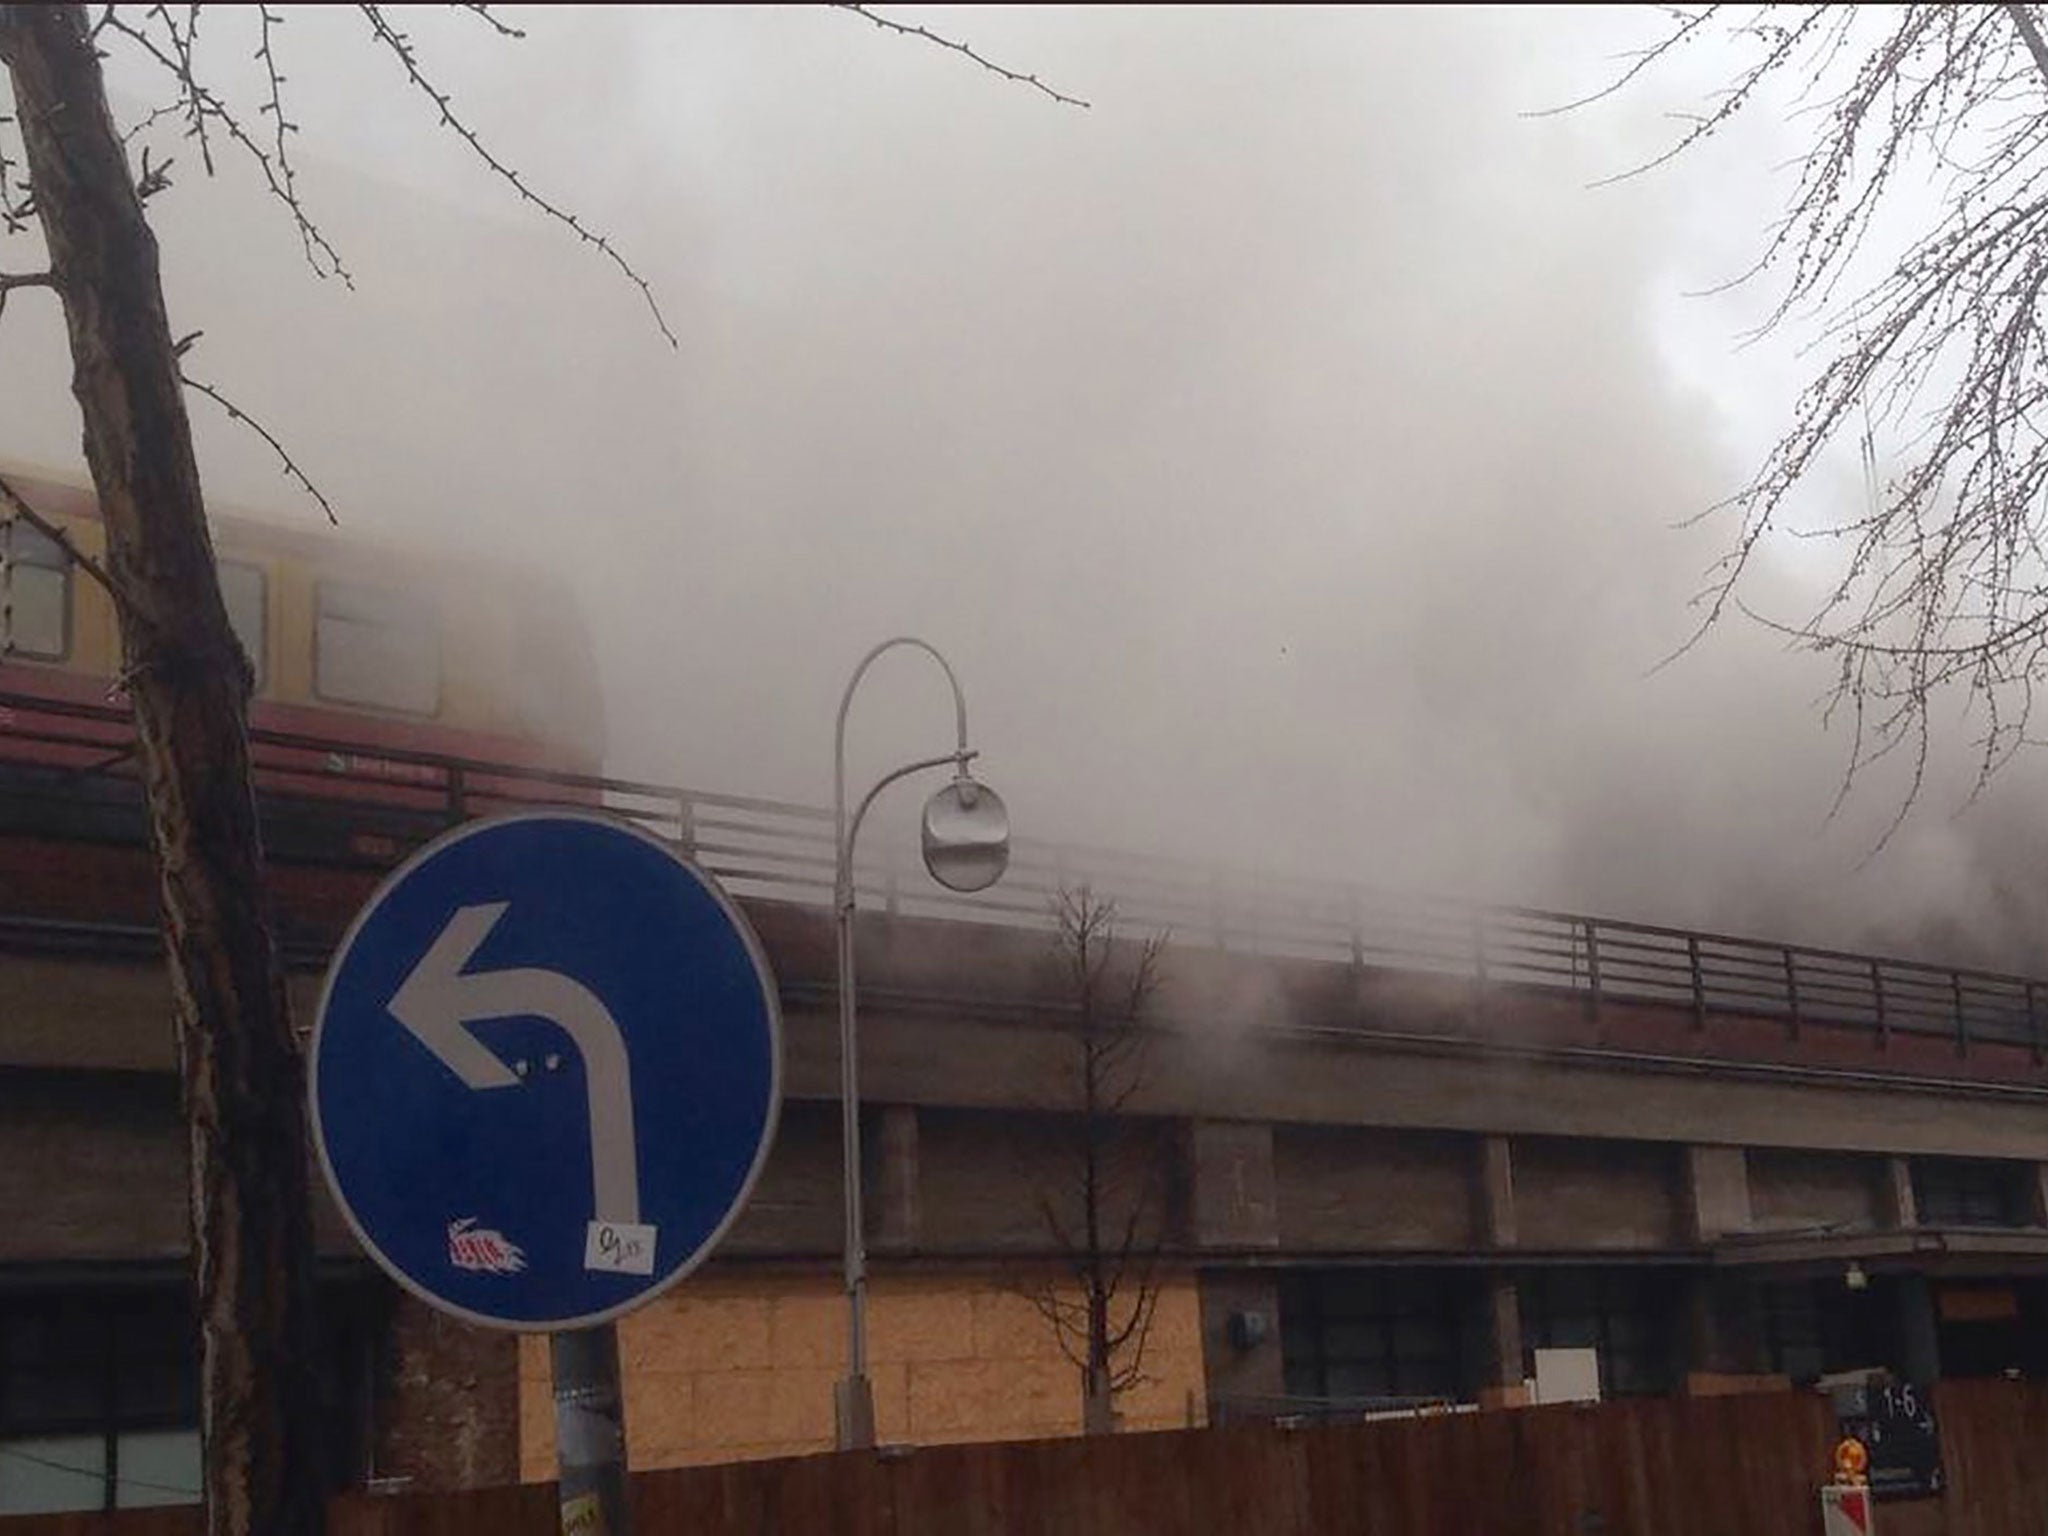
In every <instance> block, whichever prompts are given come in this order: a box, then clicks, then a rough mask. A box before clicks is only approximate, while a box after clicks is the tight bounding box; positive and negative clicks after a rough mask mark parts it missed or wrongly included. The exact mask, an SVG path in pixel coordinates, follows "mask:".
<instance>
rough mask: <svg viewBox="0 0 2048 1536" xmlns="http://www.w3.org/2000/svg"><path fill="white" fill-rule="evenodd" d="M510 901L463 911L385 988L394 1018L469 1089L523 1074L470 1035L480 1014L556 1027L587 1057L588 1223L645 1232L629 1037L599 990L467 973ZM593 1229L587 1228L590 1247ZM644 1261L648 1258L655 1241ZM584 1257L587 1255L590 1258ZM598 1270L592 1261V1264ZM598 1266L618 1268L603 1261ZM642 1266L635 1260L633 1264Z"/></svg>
mask: <svg viewBox="0 0 2048 1536" xmlns="http://www.w3.org/2000/svg"><path fill="white" fill-rule="evenodd" d="M510 905H511V903H510V902H504V901H494V902H487V903H485V904H483V905H481V906H474V907H463V908H461V909H459V910H458V911H457V912H456V914H455V915H454V916H453V917H451V918H449V919H448V925H447V926H446V927H445V928H443V929H442V930H441V933H440V937H438V938H436V939H435V940H434V942H433V943H432V944H431V945H430V946H428V949H427V952H426V953H425V954H424V955H422V956H421V957H420V961H419V964H417V965H415V966H414V967H413V968H412V971H411V973H410V974H409V975H407V977H406V978H405V980H404V982H403V983H401V984H400V986H399V988H398V990H397V991H396V992H394V993H392V994H391V1004H390V1007H391V1014H392V1017H394V1018H396V1019H397V1020H398V1022H399V1023H401V1024H403V1025H404V1026H405V1027H406V1028H407V1029H409V1030H411V1031H412V1033H413V1034H414V1035H415V1036H416V1037H418V1039H419V1042H420V1044H422V1045H424V1046H425V1047H426V1048H427V1049H428V1050H430V1051H432V1052H433V1053H434V1054H435V1055H436V1056H438V1057H439V1058H440V1059H441V1061H442V1063H443V1064H444V1065H445V1066H446V1067H447V1068H448V1070H449V1071H451V1072H453V1073H454V1074H455V1075H456V1076H457V1077H459V1078H461V1079H462V1080H463V1082H465V1083H467V1084H468V1085H469V1086H470V1087H471V1088H476V1089H486V1088H516V1087H517V1086H518V1085H519V1083H520V1077H519V1074H518V1073H516V1072H514V1071H513V1070H512V1069H511V1068H510V1067H508V1066H506V1065H505V1063H504V1062H502V1061H500V1060H499V1059H498V1057H497V1056H496V1055H495V1054H494V1053H492V1052H491V1051H490V1050H489V1049H488V1048H486V1047H485V1045H484V1043H483V1042H482V1041H481V1040H479V1039H477V1037H476V1036H475V1035H473V1034H471V1033H470V1032H469V1026H470V1025H472V1024H480V1023H482V1022H483V1021H484V1020H486V1019H510V1018H535V1019H546V1020H548V1021H549V1022H550V1023H552V1024H556V1025H559V1026H560V1027H561V1029H562V1030H563V1031H564V1033H566V1034H567V1035H568V1036H569V1038H570V1039H571V1040H573V1041H575V1042H576V1049H577V1050H578V1051H579V1052H580V1053H581V1054H582V1056H583V1079H584V1082H585V1083H586V1084H587V1085H588V1087H589V1098H590V1180H591V1196H592V1200H591V1203H592V1206H593V1210H592V1213H591V1214H592V1215H593V1216H594V1217H595V1218H596V1219H595V1220H594V1221H593V1222H592V1223H591V1226H592V1228H593V1229H595V1228H597V1227H598V1226H600V1225H604V1226H610V1227H619V1228H624V1229H626V1230H627V1231H628V1232H633V1231H640V1232H645V1231H646V1230H647V1229H645V1228H640V1227H638V1225H637V1224H638V1222H639V1220H640V1170H639V1166H638V1158H637V1148H638V1146H639V1142H638V1141H637V1140H636V1139H635V1138H634V1135H633V1087H632V1078H631V1076H630V1075H629V1072H628V1068H627V1063H626V1038H625V1036H624V1035H623V1034H621V1033H620V1032H619V1025H618V1021H617V1020H616V1019H614V1018H613V1017H612V1016H611V1011H610V1010H609V1009H607V1008H606V1007H605V1005H604V1004H603V1003H601V1002H600V1001H598V998H597V994H595V993H594V992H592V991H591V990H590V989H589V988H588V987H586V986H584V985H583V984H582V983H581V982H579V981H576V980H574V979H572V978H570V977H568V976H564V975H562V973H561V972H559V971H543V970H537V969H518V970H510V971H479V972H476V973H474V974H470V975H465V974H463V970H462V968H463V967H464V966H465V965H467V964H469V962H470V959H471V958H472V957H473V956H474V955H475V954H476V952H477V950H478V949H479V948H481V947H482V945H483V942H484V940H485V939H487V938H489V937H490V933H491V930H492V929H493V928H495V927H496V926H497V924H498V919H499V918H501V917H503V916H504V915H505V912H506V909H507V908H508V907H509V906H510ZM596 1240H597V1235H596V1232H595V1230H593V1232H592V1234H591V1241H592V1242H593V1244H594V1243H595V1242H596ZM647 1257H648V1261H649V1263H650V1265H651V1263H652V1253H651V1245H650V1252H649V1254H648V1256H647ZM588 1262H589V1261H588V1260H587V1259H586V1263H588ZM590 1267H593V1268H596V1267H599V1266H598V1265H595V1264H593V1265H591V1266H590ZM603 1267H606V1268H611V1267H622V1266H614V1265H611V1264H606V1265H604V1266H603ZM634 1267H635V1269H637V1268H638V1266H637V1265H635V1266H634Z"/></svg>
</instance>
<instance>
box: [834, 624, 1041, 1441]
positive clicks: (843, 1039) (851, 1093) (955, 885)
mask: <svg viewBox="0 0 2048 1536" xmlns="http://www.w3.org/2000/svg"><path fill="white" fill-rule="evenodd" d="M899 645H908V646H913V647H915V648H916V649H918V650H920V651H923V652H924V653H925V654H926V655H928V656H930V657H931V659H932V660H933V661H936V662H937V663H938V664H939V669H940V670H941V671H942V672H944V673H945V674H946V681H947V682H948V683H949V684H951V685H952V688H953V718H954V724H955V726H956V728H957V729H956V737H955V739H956V742H957V745H956V746H955V748H954V750H953V751H951V752H948V753H946V754H945V755H944V756H942V757H925V758H919V759H918V760H917V761H916V762H914V763H905V764H904V765H903V766H902V767H901V768H898V769H895V770H894V771H893V772H890V773H885V774H883V775H882V777H881V778H880V779H878V780H876V781H875V786H874V788H872V789H870V790H869V791H868V792H867V794H866V795H864V796H862V798H861V802H860V806H859V808H858V809H857V810H855V812H854V813H853V820H852V821H851V822H850V823H849V822H848V820H847V817H846V712H847V710H848V709H849V708H850V707H851V706H852V704H853V693H854V690H855V689H856V688H858V687H859V686H860V680H861V679H862V678H863V677H865V676H866V675H867V670H868V668H869V667H871V666H873V665H874V663H875V659H876V658H877V657H878V656H880V655H881V654H882V653H883V652H884V651H887V650H891V649H893V648H894V647H896V646H899ZM977 755H978V754H977V753H975V752H973V751H971V750H970V749H969V748H968V745H967V700H966V698H965V697H964V696H963V695H962V694H961V692H960V679H959V678H957V677H955V676H954V675H953V669H952V667H950V666H948V665H947V663H946V658H945V657H943V656H941V655H940V654H939V653H938V652H937V651H936V650H935V649H933V648H932V647H931V646H930V645H928V644H927V643H926V642H924V641H922V640H919V639H917V638H915V637H914V636H909V635H899V636H897V637H896V638H895V639H893V640H884V641H883V642H882V643H881V644H880V645H878V646H876V647H875V648H874V649H873V650H871V651H869V652H868V653H867V655H865V656H863V657H862V658H861V662H860V665H859V666H857V667H855V668H854V669H853V676H852V677H851V678H850V679H848V680H847V684H846V692H845V693H844V694H843V695H841V696H840V700H839V723H838V726H837V727H836V729H835V731H834V733H833V739H832V829H833V857H834V863H833V875H832V908H833V917H834V920H835V923H836V925H837V930H838V933H837V937H838V941H839V1113H840V1154H841V1159H842V1164H843V1182H844V1185H845V1191H846V1309H847V1340H846V1344H847V1349H846V1358H847V1364H846V1376H845V1379H844V1380H842V1381H840V1382H839V1384H838V1386H837V1388H836V1389H835V1391H834V1393H833V1409H834V1416H835V1420H836V1422H837V1426H838V1436H837V1439H838V1445H839V1449H841V1450H842V1451H850V1450H860V1449H864V1448H866V1447H868V1446H871V1445H873V1444H874V1443H875V1393H874V1387H873V1385H872V1384H871V1383H870V1382H869V1380H868V1324H867V1296H868V1268H867V1241H866V1234H865V1233H864V1232H863V1231H862V1218H861V1188H860V1184H861V1178H860V1175H861V1168H860V1055H859V1048H858V1040H857V1036H856V1032H855V1017H854V976H853V843H854V839H855V838H857V837H858V836H860V824H861V821H862V819H863V818H864V817H866V815H867V813H868V807H869V806H871V805H873V804H874V803H875V797H876V796H877V795H879V794H880V793H881V792H882V791H883V790H885V789H887V788H888V787H889V786H890V785H891V784H894V783H895V782H896V781H897V780H898V779H902V778H908V777H909V776H910V775H911V774H913V773H922V772H924V770H926V769H927V768H944V767H946V766H947V765H948V764H950V765H952V768H953V778H952V781H951V782H950V783H948V784H947V785H945V786H944V787H943V788H941V789H940V790H939V791H938V792H937V793H936V794H934V795H933V796H932V797H931V799H930V800H928V801H926V802H925V807H924V838H923V842H924V867H925V868H926V869H928V870H930V871H931V875H932V878H933V879H934V880H936V881H938V882H939V884H941V885H943V886H945V887H947V888H948V889H949V890H955V891H982V890H987V889H988V887H990V886H991V885H994V884H995V883H996V881H998V880H1000V879H1001V878H1002V875H1003V870H1004V868H1005V866H1007V865H1008V864H1009V862H1010V814H1009V812H1008V811H1007V810H1005V809H1004V808H1003V801H1002V797H1001V796H1000V795H998V794H997V793H996V792H995V791H994V790H992V789H990V788H989V787H988V786H987V785H985V784H981V783H978V782H977V781H976V780H975V779H974V777H973V776H972V775H971V774H969V773H968V771H967V765H968V763H969V762H971V761H972V760H973V759H974V758H975V757H976V756H977Z"/></svg>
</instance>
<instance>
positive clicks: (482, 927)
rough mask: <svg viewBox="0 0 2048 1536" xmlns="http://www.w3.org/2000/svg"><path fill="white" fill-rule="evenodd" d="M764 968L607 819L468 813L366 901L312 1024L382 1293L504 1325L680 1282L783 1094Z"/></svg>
mask: <svg viewBox="0 0 2048 1536" xmlns="http://www.w3.org/2000/svg"><path fill="white" fill-rule="evenodd" d="M781 1036H782V1031H781V1015H780V1012H779V1009H778V1006H777V1000H776V992H775V982H774V978H773V977H772V976H771V975H770V973H769V970H768V964H767V961H766V959H765V958H764V957H763V955H762V953H761V946H760V943H759V941H758V940H756V939H755V937H754V934H753V930H752V929H751V928H750V927H749V926H748V925H747V921H746V919H745V918H744V917H742V916H741V915H740V912H739V910H738V909H737V908H736V907H735V906H734V905H733V904H732V902H731V900H730V899H729V898H728V897H727V896H726V895H725V893H724V892H723V891H721V890H720V889H719V888H718V886H717V885H716V884H715V883H714V882H713V881H712V880H711V878H710V876H708V875H706V874H704V873H703V872H702V871H701V870H699V869H698V868H697V867H696V866H695V865H694V864H691V863H690V862H689V861H688V860H686V859H684V858H682V857H680V856H678V855H677V854H676V853H675V852H673V851H672V850H671V849H670V848H669V847H668V845H666V844H665V843H662V842H659V841H657V840H656V839H655V838H653V837H650V836H648V835H647V834H646V833H644V832H642V831H640V830H639V829H637V828H635V827H632V826H630V825H627V824H626V823H623V822H619V821H614V820H612V819H610V818H607V817H603V816H599V815H595V814H583V813H576V812H565V813H558V812H544V813H536V814H532V815H518V816H505V817H498V818H494V819H492V820H487V821H477V822H471V823H469V824H467V825H465V826H462V827H458V828H456V829H455V830H454V831H451V832H448V833H446V834H445V835H443V836H442V837H440V838H437V839H436V840H435V841H434V842H432V843H430V844H428V845H427V846H426V847H425V848H423V849H421V850H420V851H419V852H418V853H417V854H415V855H414V856H413V857H412V858H411V859H409V860H408V861H407V862H406V863H405V864H404V865H402V866H401V867H400V868H399V869H398V870H397V871H396V872H395V873H393V874H392V876H391V877H390V878H389V879H388V880H386V881H385V882H384V884H383V885H382V886H381V887H380V888H379V889H378V891H377V893H376V895H375V896H373V897H372V898H371V899H370V902H369V904H368V905H367V906H366V907H364V909H363V910H362V912H361V913H360V914H359V915H358V916H357V918H356V920H355V922H354V924H353V925H352V926H351V927H350V929H349V931H348V934H347V936H346V937H345V938H344V939H343V940H342V943H341V947H340V949H339V950H338V951H337V952H336V954H335V957H334V963H333V966H332V967H331V968H330V970H329V971H328V975H327V988H326V991H325V993H324V994H323V995H322V997H321V1000H320V1014H319V1018H318V1020H317V1021H316V1023H315V1024H314V1026H313V1043H312V1059H311V1070H310V1083H309V1092H310V1094H311V1098H312V1115H313V1135H314V1141H315V1144H316V1145H317V1146H318V1148H319V1152H320V1162H321V1166H322V1168H323V1169H324V1171H325V1172H326V1175H327V1181H328V1185H329V1187H330V1188H331V1189H332V1190H333V1191H334V1195H335V1198H336V1199H337V1200H338V1201H339V1202H340V1205H341V1209H342V1213H343V1214H344V1215H345V1216H346V1217H347V1218H348V1222H349V1225H350V1226H351V1227H352V1228H353V1229H354V1230H355V1234H356V1236H357V1237H358V1238H359V1239H361V1241H362V1243H363V1246H364V1247H365V1248H367V1249H368V1250H369V1252H370V1253H371V1255H372V1256H374V1257H375V1258H376V1260H377V1261H378V1262H379V1263H380V1264H382V1265H383V1266H384V1268H385V1269H386V1270H388V1271H389V1272H390V1273H391V1275H392V1277H393V1278H394V1279H396V1280H397V1281H398V1282H399V1283H400V1284H402V1285H404V1286H406V1287H407V1288H408V1289H410V1290H412V1291H413V1292H414V1293H415V1294H417V1295H418V1296H420V1297H421V1298H423V1299H424V1300H426V1301H427V1302H429V1303H431V1304H432V1305H434V1306H436V1307H439V1308H441V1309H442V1310H443V1311H446V1312H452V1313H454V1314H455V1315H456V1316H458V1317H464V1318H468V1319H469V1320H471V1321H472V1322H478V1323H485V1324H489V1325H492V1326H496V1327H503V1328H521V1329H532V1330H555V1329H567V1328H582V1327H589V1326H591V1325H593V1324H596V1323H601V1322H604V1321H606V1320H607V1319H609V1318H613V1317H616V1316H618V1315H619V1314H620V1313H622V1312H626V1311H628V1310H630V1309H631V1308H633V1307H635V1306H638V1305H639V1304H641V1303H642V1302H644V1301H647V1300H649V1299H650V1298H652V1297H653V1296H655V1295H657V1294H659V1293H660V1292H661V1291H662V1290H663V1289H665V1288H666V1287H668V1286H670V1285H673V1284H674V1283H675V1282H676V1281H677V1280H680V1279H681V1278H682V1277H683V1276H684V1275H686V1274H687V1273H689V1271H690V1270H691V1269H693V1268H695V1267H696V1265H697V1264H698V1263H699V1262H700V1261H702V1259H703V1258H704V1257H705V1255H706V1254H708V1253H709V1252H710V1251H711V1249H712V1247H713V1245H715V1244H716V1243H717V1241H718V1239H719V1237H720V1236H721V1235H722V1234H723V1233H724V1231H725V1229H726V1227H727V1226H728V1225H730V1224H731V1222H732V1219H733V1217H734V1216H735V1215H737V1214H738V1212H739V1209H740V1207H741V1205H743V1204H744V1203H745V1201H746V1198H747V1193H748V1191H749V1190H750V1189H751V1188H752V1186H753V1183H754V1179H755V1176H756V1175H757V1174H758V1173H759V1172H760V1169H761V1164H762V1162H763V1161H765V1160H766V1158H767V1155H768V1146H769V1143H770V1142H771V1141H772V1140H773V1138H774V1132H775V1118H776V1112H777V1109H778V1107H779V1105H780V1102H781V1087H782V1038H781Z"/></svg>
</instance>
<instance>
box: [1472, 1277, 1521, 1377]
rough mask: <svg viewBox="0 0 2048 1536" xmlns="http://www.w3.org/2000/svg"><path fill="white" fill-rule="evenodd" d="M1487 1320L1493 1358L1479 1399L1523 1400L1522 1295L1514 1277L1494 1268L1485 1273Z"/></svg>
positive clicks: (1488, 1366)
mask: <svg viewBox="0 0 2048 1536" xmlns="http://www.w3.org/2000/svg"><path fill="white" fill-rule="evenodd" d="M1486 1321H1487V1332H1488V1336H1489V1339H1488V1342H1489V1343H1490V1345H1491V1358H1490V1359H1489V1361H1488V1364H1487V1379H1486V1384H1485V1386H1483V1387H1482V1388H1481V1389H1480V1393H1479V1400H1480V1401H1481V1402H1482V1403H1487V1404H1489V1405H1514V1404H1519V1403H1521V1402H1523V1401H1524V1396H1523V1390H1522V1381H1523V1376H1522V1298H1521V1296H1520V1294H1519V1293H1518V1292H1517V1291H1516V1290H1515V1277H1514V1276H1513V1275H1510V1274H1506V1273H1504V1272H1499V1271H1496V1272H1493V1273H1490V1274H1488V1275H1487V1277H1486Z"/></svg>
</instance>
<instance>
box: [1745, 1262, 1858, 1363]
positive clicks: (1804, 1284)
mask: <svg viewBox="0 0 2048 1536" xmlns="http://www.w3.org/2000/svg"><path fill="white" fill-rule="evenodd" d="M1835 1283H1836V1285H1837V1286H1838V1287H1839V1285H1840V1283H1841V1282H1839V1281H1837V1282H1835ZM1757 1325H1758V1332H1759V1333H1760V1334H1761V1335H1762V1342H1763V1346H1764V1358H1765V1360H1767V1361H1768V1362H1769V1363H1770V1368H1771V1369H1772V1370H1773V1371H1776V1372H1778V1373H1780V1374H1781V1375H1785V1376H1789V1377H1791V1378H1792V1380H1793V1381H1794V1382H1795V1383H1796V1382H1805V1381H1811V1380H1812V1379H1813V1378H1814V1377H1816V1376H1819V1375H1821V1374H1822V1373H1824V1372H1825V1371H1827V1370H1828V1368H1829V1365H1830V1363H1831V1362H1830V1351H1829V1349H1828V1342H1829V1341H1828V1338H1827V1334H1826V1331H1825V1330H1824V1328H1823V1325H1822V1318H1821V1306H1820V1295H1819V1291H1818V1282H1815V1281H1811V1280H1785V1281H1774V1282H1770V1283H1767V1284H1765V1285H1764V1286H1762V1287H1761V1289H1760V1290H1759V1293H1758V1296H1757Z"/></svg>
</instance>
